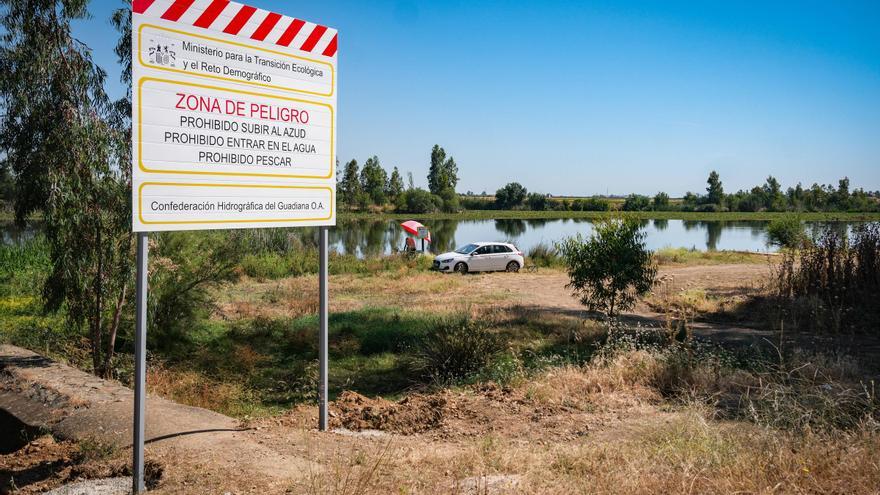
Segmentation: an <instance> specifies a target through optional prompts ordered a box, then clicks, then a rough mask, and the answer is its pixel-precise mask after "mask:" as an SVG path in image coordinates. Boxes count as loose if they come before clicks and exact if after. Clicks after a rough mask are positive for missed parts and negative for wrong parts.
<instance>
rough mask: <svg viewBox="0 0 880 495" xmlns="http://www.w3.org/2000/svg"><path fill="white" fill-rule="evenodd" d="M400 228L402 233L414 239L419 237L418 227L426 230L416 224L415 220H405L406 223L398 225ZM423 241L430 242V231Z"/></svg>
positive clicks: (419, 224)
mask: <svg viewBox="0 0 880 495" xmlns="http://www.w3.org/2000/svg"><path fill="white" fill-rule="evenodd" d="M400 226H401V227H403V230H404V232H406V233H407V234H409V235H412V236H415V237H418V235H419V227H422V228H426V229H427V227H425V226H424V225H422V224H421V223H419V222H416V221H415V220H407V221H405V222H403V223H402V224H400ZM425 240H426V241H428V242H431V232H430V231H428V236H427V237H425Z"/></svg>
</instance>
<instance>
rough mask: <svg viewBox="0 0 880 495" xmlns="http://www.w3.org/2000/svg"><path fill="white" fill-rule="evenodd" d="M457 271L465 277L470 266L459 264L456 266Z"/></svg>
mask: <svg viewBox="0 0 880 495" xmlns="http://www.w3.org/2000/svg"><path fill="white" fill-rule="evenodd" d="M455 271H456V272H458V273H460V274H462V275H464V274H465V273H467V272H468V266H467V264H466V263H462V262H459V263H457V264H456V265H455Z"/></svg>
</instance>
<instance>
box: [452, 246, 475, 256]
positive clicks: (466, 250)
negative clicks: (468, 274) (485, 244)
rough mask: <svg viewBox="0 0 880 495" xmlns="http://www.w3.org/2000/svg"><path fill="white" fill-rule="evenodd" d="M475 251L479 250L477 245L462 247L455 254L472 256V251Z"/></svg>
mask: <svg viewBox="0 0 880 495" xmlns="http://www.w3.org/2000/svg"><path fill="white" fill-rule="evenodd" d="M474 249H477V245H476V244H467V245H465V246H462V247H460V248H458V249H456V250H455V252H456V253H458V254H470V253H471V251H473V250H474Z"/></svg>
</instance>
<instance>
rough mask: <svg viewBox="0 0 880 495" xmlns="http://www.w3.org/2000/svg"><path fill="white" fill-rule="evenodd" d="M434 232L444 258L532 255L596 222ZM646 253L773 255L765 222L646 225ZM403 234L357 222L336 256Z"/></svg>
mask: <svg viewBox="0 0 880 495" xmlns="http://www.w3.org/2000/svg"><path fill="white" fill-rule="evenodd" d="M424 223H425V224H426V225H427V226H428V228H429V229H430V231H431V237H432V240H433V244H432V245H430V247H429V249H430V250H431V251H432V252H434V253H441V252H445V251H450V250H452V249H455V247H457V246H461V245H464V244H467V243H470V242H477V241H506V242H512V243H513V244H515V245H516V246H517V247H518V248H520V250H522V251H525V252H528V250H529V249H531V248H532V247H534V246H535V245H538V244H541V243H543V244H548V245H552V244H553V243H554V242H557V241H559V240H562V239H564V238H566V237H569V236H573V235H577V234H582V235H584V236H588V235H590V233H591V232H592V231H593V222H592V221H591V220H585V219H553V220H540V219H530V220H433V221H426V222H424ZM641 224H642V228H643V229H644V231H645V233H646V234H647V236H646V239H645V242H646V243H647V245H648V248H649V249H651V250H656V249H660V248H665V247H673V248H687V249H696V250H700V251H707V250H708V251H714V250H735V251H753V252H772V251H774V250H775V247H773V246H769V245H768V244H767V225H769V222H766V221H751V220H750V221H741V222H729V221H691V220H642V221H641ZM853 225H855V223H843V222H808V223H807V224H806V228H807V231H808V232H818V231H819V230H820V229H823V228H826V227H832V228H839V229H849V228H851V227H852V226H853ZM404 236H405V234H404V233H403V231H402V230H401V229H400V227H399V225H398V222H397V221H380V222H377V221H369V220H358V221H350V222H346V223H345V225H340V226H339V227H338V228H336V229H333V230H331V234H330V242H331V244H332V245H333V246H334V247H335V248H336V250H337V251H339V252H342V253H354V254H357V255H359V256H373V255H379V254H383V253H389V252H391V250H392V249H393V248H394V247H397V248H402V246H403V243H404V238H405V237H404Z"/></svg>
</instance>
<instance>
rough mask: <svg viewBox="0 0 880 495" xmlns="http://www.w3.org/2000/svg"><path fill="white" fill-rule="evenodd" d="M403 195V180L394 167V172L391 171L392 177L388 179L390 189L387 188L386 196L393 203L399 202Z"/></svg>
mask: <svg viewBox="0 0 880 495" xmlns="http://www.w3.org/2000/svg"><path fill="white" fill-rule="evenodd" d="M401 193H403V178H402V177H401V176H400V171H399V170H397V167H394V170H392V171H391V177H390V178H389V179H388V187H386V188H385V195H386V196H388V199H389V200H390V201H391V202H392V203H393V202H396V201H397V198H398V197H399V196H400V195H401Z"/></svg>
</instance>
